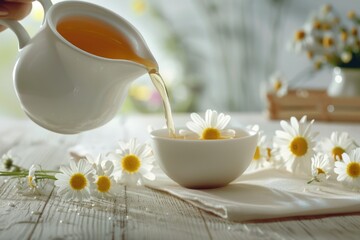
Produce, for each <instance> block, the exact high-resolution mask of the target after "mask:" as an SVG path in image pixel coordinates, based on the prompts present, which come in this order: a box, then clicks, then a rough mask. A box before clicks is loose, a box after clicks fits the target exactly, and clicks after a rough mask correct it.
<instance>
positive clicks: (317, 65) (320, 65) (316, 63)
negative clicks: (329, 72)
mask: <svg viewBox="0 0 360 240" xmlns="http://www.w3.org/2000/svg"><path fill="white" fill-rule="evenodd" d="M321 67H322V62H321V61H315V63H314V68H315V69H316V70H319V69H320V68H321Z"/></svg>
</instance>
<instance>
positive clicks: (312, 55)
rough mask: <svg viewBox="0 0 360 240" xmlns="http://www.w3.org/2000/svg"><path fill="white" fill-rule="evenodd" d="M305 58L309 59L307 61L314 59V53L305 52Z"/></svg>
mask: <svg viewBox="0 0 360 240" xmlns="http://www.w3.org/2000/svg"><path fill="white" fill-rule="evenodd" d="M306 56H307V57H308V58H309V59H313V58H314V53H313V52H312V51H307V52H306Z"/></svg>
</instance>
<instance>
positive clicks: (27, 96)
mask: <svg viewBox="0 0 360 240" xmlns="http://www.w3.org/2000/svg"><path fill="white" fill-rule="evenodd" d="M40 2H41V4H42V5H43V7H44V10H45V19H44V23H43V25H42V26H41V28H40V30H39V32H38V33H37V34H36V35H35V36H34V37H33V38H30V37H29V34H28V33H27V32H26V30H25V29H24V28H23V27H22V26H21V25H20V24H19V23H18V22H16V21H11V20H0V24H2V25H5V26H7V27H9V28H10V29H11V30H12V31H13V32H14V33H15V34H16V36H17V38H18V40H19V48H20V50H19V58H18V61H17V63H16V65H15V68H14V86H15V89H16V93H17V96H18V98H19V100H20V102H21V106H22V108H23V109H24V111H25V113H26V114H27V115H28V116H29V117H30V118H31V119H32V120H33V121H34V122H35V123H37V124H38V125H40V126H42V127H44V128H46V129H49V130H51V131H54V132H58V133H65V134H72V133H78V132H82V131H85V130H89V129H93V128H96V127H99V126H101V125H103V124H105V123H107V122H108V121H110V120H111V119H112V118H113V117H114V116H115V114H116V113H117V111H118V110H119V108H120V106H121V104H122V102H123V100H124V98H125V96H126V94H127V90H128V85H129V83H130V82H131V81H132V80H134V79H136V78H138V77H140V76H141V75H143V74H146V73H148V70H147V69H146V67H145V66H143V65H141V64H138V63H135V62H132V61H128V60H121V59H108V58H103V57H99V56H96V55H92V54H90V53H88V52H85V51H83V50H81V49H79V48H77V47H76V46H74V45H72V44H71V43H70V42H68V41H67V40H66V39H64V38H63V37H62V36H61V35H60V34H59V33H58V32H57V30H56V25H57V23H58V22H59V20H61V19H62V18H64V17H68V16H77V15H85V16H90V17H95V18H97V19H99V20H102V21H106V22H107V23H109V24H111V25H112V26H113V27H115V28H116V29H118V30H119V31H120V32H122V33H125V35H126V36H127V37H128V38H129V40H130V42H131V44H132V45H133V46H134V49H135V51H136V53H137V55H139V56H140V57H142V58H144V59H149V60H151V61H153V62H154V63H155V64H156V61H155V59H154V57H153V55H152V54H151V52H150V51H149V49H148V47H147V45H146V43H145V42H144V40H143V38H142V36H141V35H140V33H139V32H138V31H137V30H136V29H135V28H134V27H133V26H132V25H131V24H129V23H128V22H127V21H126V20H124V19H123V18H122V17H120V16H119V15H117V14H115V13H113V12H111V11H109V10H107V9H105V8H102V7H100V6H97V5H94V4H90V3H86V2H76V1H66V2H59V3H57V4H54V5H52V3H51V2H50V0H40ZM156 65H157V64H156Z"/></svg>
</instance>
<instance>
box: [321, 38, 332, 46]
mask: <svg viewBox="0 0 360 240" xmlns="http://www.w3.org/2000/svg"><path fill="white" fill-rule="evenodd" d="M322 43H323V46H324V47H326V48H328V47H332V46H333V45H334V39H333V38H332V37H324V38H323V42H322Z"/></svg>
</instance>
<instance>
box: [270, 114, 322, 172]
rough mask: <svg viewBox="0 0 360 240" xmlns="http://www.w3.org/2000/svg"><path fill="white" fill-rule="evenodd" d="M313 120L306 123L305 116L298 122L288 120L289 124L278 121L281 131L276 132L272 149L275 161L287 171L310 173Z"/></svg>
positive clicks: (292, 119) (313, 143) (291, 119)
mask: <svg viewBox="0 0 360 240" xmlns="http://www.w3.org/2000/svg"><path fill="white" fill-rule="evenodd" d="M313 122H314V120H312V121H311V122H310V123H307V121H306V116H303V117H302V118H301V119H300V121H298V120H297V119H296V118H295V117H291V118H290V124H289V123H288V122H286V121H280V125H281V127H282V129H283V130H277V131H276V132H275V134H276V135H275V137H274V147H275V148H276V150H275V152H276V153H277V156H276V157H277V160H278V161H282V162H283V165H284V166H285V167H286V169H287V170H289V171H291V172H297V173H305V174H308V173H310V171H311V159H310V158H311V156H312V155H313V153H314V150H313V149H314V146H315V142H314V138H315V137H316V135H317V133H312V132H311V126H312V124H313Z"/></svg>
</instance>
